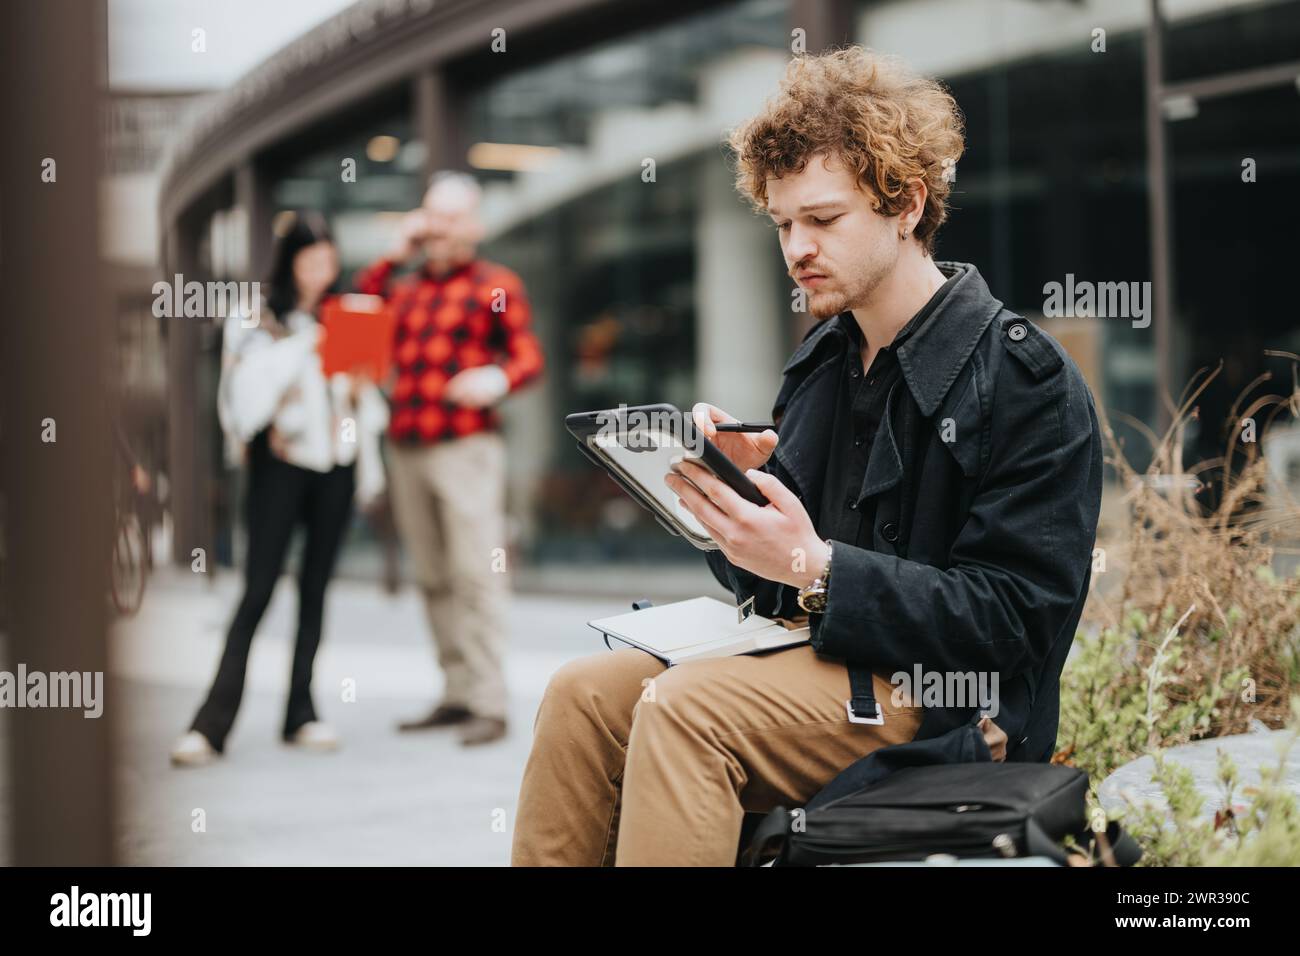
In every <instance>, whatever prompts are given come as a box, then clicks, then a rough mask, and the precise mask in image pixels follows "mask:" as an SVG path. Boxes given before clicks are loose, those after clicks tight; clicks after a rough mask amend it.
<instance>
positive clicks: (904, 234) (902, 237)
mask: <svg viewBox="0 0 1300 956" xmlns="http://www.w3.org/2000/svg"><path fill="white" fill-rule="evenodd" d="M899 238H901V239H906V238H907V230H906V229H904V230H903V235H902V236H900V237H899Z"/></svg>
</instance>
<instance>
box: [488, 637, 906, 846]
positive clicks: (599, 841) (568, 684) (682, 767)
mask: <svg viewBox="0 0 1300 956" xmlns="http://www.w3.org/2000/svg"><path fill="white" fill-rule="evenodd" d="M875 690H876V700H877V701H878V702H879V703H880V706H881V710H882V711H883V713H884V715H885V722H884V723H883V724H882V725H869V724H854V723H850V722H849V720H848V714H847V712H846V709H845V701H846V700H848V698H849V678H848V672H847V670H846V669H845V667H844V665H843V663H841V662H839V661H836V660H833V659H830V658H824V657H819V656H818V655H817V654H815V653H814V652H813V650H812V648H811V647H808V646H807V645H804V646H801V647H796V648H790V649H788V650H784V651H775V652H771V653H767V654H761V655H753V656H744V657H727V658H720V659H716V660H707V661H696V662H694V663H688V664H679V665H678V666H676V667H672V668H665V667H664V665H663V664H662V663H661V662H660V661H658V660H657V659H655V658H653V657H651V656H650V655H649V654H646V653H644V652H643V651H638V650H635V649H631V648H628V649H624V650H619V651H613V652H609V651H606V652H602V653H600V654H597V655H594V656H591V657H584V658H580V659H578V660H575V661H571V662H569V663H568V664H566V665H565V666H564V667H562V668H560V670H559V671H557V672H556V674H555V675H554V676H553V677H552V678H551V682H550V684H549V686H548V687H547V689H546V693H545V695H544V696H543V698H542V703H541V706H540V707H539V709H538V712H537V720H536V723H535V724H534V741H533V750H532V753H531V755H530V756H529V758H528V764H527V766H526V767H525V769H524V778H523V784H522V787H521V789H520V794H519V806H518V810H517V819H516V821H515V833H514V845H513V853H512V863H513V864H514V865H515V866H541V865H550V866H600V865H606V866H607V865H609V864H611V863H616V864H617V865H619V866H659V865H662V866H731V865H733V864H734V862H735V859H736V848H737V843H738V842H739V840H740V828H741V820H742V817H743V815H744V813H745V811H766V810H770V809H772V808H773V807H775V806H777V805H783V806H786V807H789V808H794V807H798V806H802V805H803V804H804V802H806V801H807V800H808V799H809V798H811V797H812V796H813V795H814V794H815V793H817V791H818V790H820V789H821V788H822V787H823V786H824V785H825V784H827V783H828V782H830V780H831V778H832V777H834V776H835V775H836V774H837V773H839V772H840V771H841V770H843V769H844V768H845V767H847V766H848V765H849V764H851V763H853V762H854V761H855V760H857V759H858V758H859V757H863V756H865V755H866V754H869V753H870V752H871V751H873V750H876V749H877V748H879V747H882V746H885V745H887V744H897V743H904V742H906V741H909V740H911V739H913V738H914V737H915V736H916V732H917V730H918V729H919V728H920V725H921V716H922V712H923V709H922V708H920V707H905V708H898V707H893V706H892V705H891V701H890V696H891V693H892V691H893V687H892V685H890V684H889V682H888V681H887V680H886V679H884V678H882V677H881V676H879V675H876V678H875Z"/></svg>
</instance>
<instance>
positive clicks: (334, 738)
mask: <svg viewBox="0 0 1300 956" xmlns="http://www.w3.org/2000/svg"><path fill="white" fill-rule="evenodd" d="M289 743H291V744H293V745H294V746H296V747H302V748H303V749H305V750H338V749H339V735H338V734H336V733H335V732H334V728H333V727H331V726H330V725H329V724H326V723H322V722H321V721H319V720H309V721H307V723H305V724H303V725H302V726H301V727H299V728H298V729H297V730H296V731H295V732H294V735H293V737H291V738H290V739H289Z"/></svg>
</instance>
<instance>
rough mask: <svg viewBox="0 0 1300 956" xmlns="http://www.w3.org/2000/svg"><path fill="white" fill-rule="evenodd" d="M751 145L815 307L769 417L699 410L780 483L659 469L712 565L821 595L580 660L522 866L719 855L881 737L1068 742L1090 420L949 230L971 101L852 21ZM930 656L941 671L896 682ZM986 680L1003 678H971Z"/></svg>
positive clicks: (927, 668)
mask: <svg viewBox="0 0 1300 956" xmlns="http://www.w3.org/2000/svg"><path fill="white" fill-rule="evenodd" d="M731 145H732V147H733V149H734V151H735V154H736V158H737V166H738V177H737V181H738V186H739V188H740V190H741V191H742V192H743V193H744V194H745V195H746V196H747V197H748V198H749V200H751V201H752V202H753V203H754V205H756V206H757V207H758V208H759V209H761V210H762V211H763V212H764V213H766V214H767V215H768V216H769V217H770V218H771V221H772V223H773V225H774V227H775V229H776V230H777V233H778V236H779V240H780V245H781V250H782V253H783V254H784V257H785V263H786V267H787V269H788V270H789V272H790V275H791V276H792V277H793V278H794V280H795V281H796V282H797V283H798V284H799V287H800V288H801V289H802V290H804V292H805V294H806V297H807V303H808V308H809V309H810V310H811V311H812V313H813V315H814V316H816V317H817V318H819V319H822V320H824V321H822V322H820V323H819V324H817V325H816V326H814V328H813V329H812V331H811V332H810V333H809V334H808V336H807V337H806V338H805V339H804V341H803V343H802V344H801V345H800V346H799V348H798V349H797V350H796V351H795V353H794V355H793V356H792V357H791V358H790V360H789V361H788V362H787V363H786V366H785V368H784V369H783V375H784V378H783V381H782V382H781V384H780V387H779V390H778V391H777V395H776V400H775V403H774V407H773V416H774V417H773V421H774V422H776V424H777V430H776V431H770V430H769V431H766V432H763V433H761V434H757V435H754V434H737V433H719V432H718V431H717V430H716V427H715V426H716V425H717V424H718V423H720V422H728V421H733V420H734V419H733V418H732V417H731V416H730V415H728V414H727V413H726V412H723V411H722V410H720V409H718V408H715V407H713V406H711V405H707V404H700V405H697V406H696V407H695V410H694V417H695V421H696V424H697V426H698V427H699V428H700V429H701V430H702V431H703V432H704V434H705V435H706V436H708V437H709V438H710V439H712V440H714V441H715V442H716V443H717V444H718V446H719V447H720V448H721V449H722V450H723V451H724V452H725V453H726V454H727V455H728V456H729V457H730V458H731V459H732V460H733V461H734V462H735V463H736V464H737V465H738V466H740V467H741V468H742V469H744V470H746V471H747V472H748V474H749V476H750V477H751V478H752V479H753V481H754V482H755V484H757V485H758V487H759V489H760V490H761V491H762V492H763V494H764V496H765V497H766V498H767V500H768V502H769V504H767V505H766V506H764V507H758V506H756V505H753V504H751V503H749V502H748V501H745V500H743V499H742V498H741V497H740V496H739V495H737V494H736V493H735V492H733V491H732V490H731V489H730V488H728V487H727V486H726V485H725V484H723V483H722V482H720V481H718V480H717V479H716V478H714V477H713V475H711V474H710V473H709V472H707V471H705V470H704V469H703V468H702V467H699V466H698V465H695V464H693V463H692V462H690V461H684V462H682V463H681V464H680V465H679V466H678V470H677V471H675V472H674V473H672V474H669V475H667V476H666V477H665V481H666V482H667V483H668V485H669V486H670V487H671V488H672V489H673V490H674V491H675V492H676V493H677V494H678V495H679V496H680V497H681V499H682V501H683V503H684V504H685V506H686V507H687V508H688V509H689V510H690V511H691V513H692V514H694V515H695V517H696V518H698V519H699V521H700V522H701V523H703V524H704V525H705V526H706V527H707V528H708V529H709V531H710V533H711V534H712V536H713V538H714V540H715V541H716V542H717V543H718V544H719V546H720V548H721V550H720V551H716V552H711V553H709V555H708V558H709V564H710V566H711V568H712V570H713V572H714V574H715V575H716V576H717V577H718V579H719V580H720V581H721V582H722V583H723V584H725V585H726V586H727V587H728V588H729V589H730V590H731V591H733V592H734V594H735V596H736V598H737V600H738V601H740V600H747V599H749V598H751V597H752V598H754V600H755V607H756V610H757V611H758V612H759V613H761V614H764V615H767V616H769V617H780V618H784V619H791V620H793V619H797V618H799V617H801V616H806V617H807V619H808V623H809V626H810V628H811V635H812V637H811V642H810V644H808V645H803V646H799V647H795V648H790V649H787V650H783V651H779V652H775V653H768V654H761V655H754V656H746V657H729V658H722V659H716V660H706V661H700V662H696V663H690V664H684V665H680V666H677V667H673V668H671V669H666V668H665V667H664V665H663V664H662V663H661V662H659V661H658V660H656V659H655V658H653V657H651V656H649V655H648V654H645V653H643V652H641V651H639V650H634V649H628V650H621V651H617V652H614V653H612V654H611V653H604V654H600V655H596V656H592V657H586V658H582V659H580V660H576V661H573V662H571V663H569V664H567V665H565V666H564V667H563V668H561V669H560V671H559V672H557V673H556V675H555V676H554V677H553V678H552V680H551V682H550V685H549V687H548V688H547V691H546V694H545V696H544V698H543V700H542V704H541V707H540V709H539V711H538V715H537V722H536V727H535V742H534V746H533V751H532V755H531V756H530V758H529V761H528V765H527V767H526V769H525V771H524V780H523V786H522V789H521V793H520V799H519V808H518V815H517V821H516V825H515V837H514V862H515V863H516V864H568V865H598V864H607V863H611V862H616V863H617V864H619V865H653V864H668V865H692V864H696V865H729V864H730V863H732V862H733V861H734V859H735V854H736V848H737V841H738V838H739V834H740V830H741V821H742V817H743V815H744V813H745V812H746V811H764V810H768V809H771V808H772V807H774V806H777V805H784V806H785V807H787V808H789V807H798V806H801V805H802V804H803V803H804V802H805V801H807V800H808V799H809V798H810V797H812V796H813V795H814V794H816V793H817V792H818V791H819V790H820V789H821V788H822V787H823V786H825V785H826V784H827V783H828V782H829V781H830V780H831V779H832V778H834V777H835V776H836V775H837V774H838V773H839V772H840V771H842V770H843V769H844V768H846V767H847V766H849V765H850V764H852V763H854V762H855V761H857V760H858V759H860V758H862V757H864V756H866V755H868V754H871V753H872V752H874V751H876V750H878V749H880V748H882V747H886V746H891V745H895V746H898V745H903V746H908V747H913V748H915V747H918V746H921V747H923V748H925V752H924V757H923V758H920V757H919V758H918V759H927V760H952V759H985V760H1024V761H1045V760H1047V759H1049V758H1050V756H1051V754H1052V752H1053V749H1054V743H1055V737H1056V726H1057V719H1058V710H1059V676H1060V671H1061V667H1062V665H1063V664H1064V662H1065V656H1066V654H1067V653H1068V651H1069V648H1070V644H1071V642H1072V640H1073V637H1074V631H1075V627H1076V626H1077V624H1078V620H1079V616H1080V613H1081V611H1082V608H1083V600H1084V597H1085V596H1086V594H1087V591H1088V582H1089V578H1090V572H1091V559H1092V547H1093V542H1094V538H1095V534H1096V525H1097V515H1098V510H1099V507H1100V498H1101V468H1102V458H1101V439H1100V431H1099V428H1098V424H1097V416H1096V412H1095V409H1094V405H1093V400H1092V396H1091V394H1090V392H1089V390H1088V387H1087V385H1086V384H1085V382H1084V380H1083V377H1082V376H1081V374H1080V373H1079V370H1078V368H1077V367H1076V366H1075V364H1074V363H1073V362H1072V361H1071V360H1070V358H1069V356H1067V355H1066V354H1065V352H1064V351H1063V350H1062V349H1061V347H1060V346H1059V345H1057V344H1056V342H1054V341H1053V340H1052V339H1051V338H1049V337H1048V336H1047V335H1046V334H1045V333H1043V332H1041V331H1039V330H1038V328H1037V327H1036V326H1034V325H1033V324H1032V323H1029V322H1027V321H1026V320H1025V319H1023V318H1020V317H1019V316H1017V315H1015V314H1013V313H1011V312H1010V311H1009V310H1007V309H1006V308H1004V307H1003V305H1002V303H1001V302H1000V301H998V300H997V299H995V298H994V297H993V295H992V294H991V293H990V292H989V289H988V287H987V286H986V285H985V283H984V280H983V279H982V278H981V276H980V274H979V272H978V271H977V270H976V269H975V267H974V266H972V265H969V264H966V263H960V262H936V261H935V260H934V258H933V253H934V249H935V242H936V236H937V232H938V230H939V227H940V226H941V225H942V224H943V222H944V220H945V219H946V217H947V213H948V203H947V201H948V197H949V194H950V192H951V190H952V184H953V180H954V172H955V169H956V163H957V160H958V159H959V158H960V156H961V152H962V149H963V132H962V121H961V115H960V113H959V111H958V109H957V106H956V103H955V102H954V101H953V99H952V97H951V96H950V95H949V94H948V93H947V92H946V91H945V90H944V89H943V87H942V86H941V85H940V84H939V83H937V82H935V81H934V80H931V79H928V78H925V77H922V76H918V75H917V74H915V73H913V72H912V71H911V70H909V69H908V68H907V67H906V66H905V65H904V64H902V63H901V62H899V61H897V60H894V59H892V58H888V57H882V56H879V55H877V54H874V53H872V52H870V51H866V50H862V49H860V48H856V47H855V48H849V49H845V50H839V51H835V52H832V53H828V54H825V55H822V56H809V57H801V58H798V59H796V60H794V61H793V62H792V63H791V64H790V66H789V68H788V70H787V72H786V75H785V78H784V80H783V82H782V85H781V90H780V92H779V93H778V95H777V96H776V97H775V98H773V99H772V100H771V101H769V103H768V104H767V105H766V107H765V108H764V110H763V111H762V112H761V113H760V114H759V115H758V116H756V117H754V118H753V119H751V120H750V121H749V122H748V123H746V124H745V125H743V126H742V127H740V128H739V129H737V130H736V131H735V133H734V134H733V136H732V139H731ZM914 674H920V675H926V676H925V677H923V680H922V684H923V685H924V693H922V687H918V686H915V682H912V686H911V687H910V691H908V692H904V691H903V686H906V685H907V683H908V682H907V681H902V680H901V677H900V675H901V676H902V677H909V678H910V677H911V676H912V675H914ZM929 675H937V677H938V687H939V689H940V691H941V693H937V694H932V693H931V692H930V691H931V690H933V689H934V687H935V684H934V682H933V681H931V680H930V677H929ZM976 678H978V683H979V685H980V686H982V687H987V686H992V687H993V688H996V690H997V693H996V694H995V695H994V697H995V699H994V700H993V701H991V702H990V701H987V700H979V701H976V700H973V699H970V696H969V695H964V694H962V693H961V690H962V688H963V687H967V688H969V687H971V686H973V683H974V682H975V679H976ZM964 682H965V683H964ZM900 685H903V686H900ZM651 690H652V691H653V693H651V692H650V691H651ZM990 704H991V706H990Z"/></svg>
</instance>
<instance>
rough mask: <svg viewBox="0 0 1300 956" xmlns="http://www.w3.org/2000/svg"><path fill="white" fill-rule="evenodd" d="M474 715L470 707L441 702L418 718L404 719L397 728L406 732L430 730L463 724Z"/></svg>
mask: <svg viewBox="0 0 1300 956" xmlns="http://www.w3.org/2000/svg"><path fill="white" fill-rule="evenodd" d="M473 716H474V714H473V712H472V711H470V709H469V708H468V707H461V706H458V705H456V704H439V705H438V706H437V707H435V708H433V710H431V711H429V713H428V714H426V715H425V716H423V717H420V718H419V719H417V720H404V721H402V722H401V723H400V724H398V725H397V729H398V730H400V731H403V732H406V731H411V730H429V729H431V728H434V727H450V726H451V725H452V724H463V723H465V721H467V720H469V719H470V718H472V717H473Z"/></svg>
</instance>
